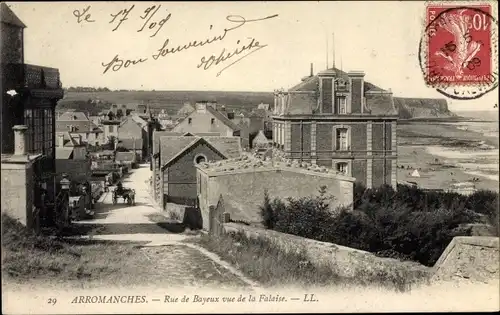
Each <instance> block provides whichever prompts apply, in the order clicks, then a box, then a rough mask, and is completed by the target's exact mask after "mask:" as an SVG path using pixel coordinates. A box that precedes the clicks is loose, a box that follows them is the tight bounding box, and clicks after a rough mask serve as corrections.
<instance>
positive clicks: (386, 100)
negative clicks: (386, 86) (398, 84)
mask: <svg viewBox="0 0 500 315" xmlns="http://www.w3.org/2000/svg"><path fill="white" fill-rule="evenodd" d="M366 107H368V110H369V111H370V114H372V115H396V114H397V113H398V111H397V109H396V107H395V106H394V98H393V97H392V95H391V94H385V93H384V94H367V95H366Z"/></svg>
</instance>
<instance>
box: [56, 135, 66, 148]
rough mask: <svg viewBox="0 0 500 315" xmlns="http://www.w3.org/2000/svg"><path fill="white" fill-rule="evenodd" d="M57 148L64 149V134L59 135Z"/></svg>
mask: <svg viewBox="0 0 500 315" xmlns="http://www.w3.org/2000/svg"><path fill="white" fill-rule="evenodd" d="M57 146H58V147H60V148H62V147H64V135H63V134H58V135H57Z"/></svg>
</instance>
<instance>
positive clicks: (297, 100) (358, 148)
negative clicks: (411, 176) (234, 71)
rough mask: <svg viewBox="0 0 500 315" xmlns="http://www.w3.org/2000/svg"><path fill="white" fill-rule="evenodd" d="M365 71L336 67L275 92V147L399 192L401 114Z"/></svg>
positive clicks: (363, 181) (287, 154)
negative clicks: (398, 141) (367, 78)
mask: <svg viewBox="0 0 500 315" xmlns="http://www.w3.org/2000/svg"><path fill="white" fill-rule="evenodd" d="M364 76H365V74H364V72H358V71H351V72H348V73H346V72H343V71H341V70H339V69H336V68H332V69H327V70H324V71H321V72H320V73H318V74H317V75H313V71H312V65H311V74H310V75H309V76H308V77H305V78H303V79H302V82H300V83H299V84H298V85H296V86H294V87H292V88H290V89H289V90H288V91H276V92H275V105H274V116H273V118H272V119H273V143H274V145H275V146H276V147H277V148H279V149H281V150H282V151H283V152H284V154H285V156H286V157H287V158H290V159H296V160H300V161H306V162H310V163H312V164H317V165H320V166H326V167H331V168H334V169H335V170H337V171H340V172H342V173H344V174H345V175H347V176H352V177H354V178H356V180H357V181H359V182H361V183H363V184H364V185H365V186H366V187H378V186H380V185H383V184H388V185H391V186H393V187H396V183H397V179H396V174H397V170H396V161H397V146H396V127H397V119H398V113H397V110H396V108H395V106H394V100H393V96H392V92H391V91H390V90H389V91H388V90H383V89H381V88H380V87H377V86H375V85H374V84H372V83H369V82H366V81H365V80H364Z"/></svg>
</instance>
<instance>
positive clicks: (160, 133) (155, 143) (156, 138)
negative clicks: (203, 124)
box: [153, 131, 220, 154]
mask: <svg viewBox="0 0 500 315" xmlns="http://www.w3.org/2000/svg"><path fill="white" fill-rule="evenodd" d="M190 135H191V136H199V137H206V136H219V135H220V134H219V133H218V132H200V133H195V134H191V133H189V132H173V131H153V154H156V153H158V152H159V151H160V138H161V137H164V136H170V137H180V136H190Z"/></svg>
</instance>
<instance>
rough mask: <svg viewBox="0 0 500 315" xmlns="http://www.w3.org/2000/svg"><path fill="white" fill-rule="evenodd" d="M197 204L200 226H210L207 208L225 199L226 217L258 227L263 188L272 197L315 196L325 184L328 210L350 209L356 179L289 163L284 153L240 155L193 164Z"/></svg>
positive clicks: (335, 172) (315, 166)
mask: <svg viewBox="0 0 500 315" xmlns="http://www.w3.org/2000/svg"><path fill="white" fill-rule="evenodd" d="M196 182H197V196H198V205H199V210H200V212H201V217H202V226H203V229H205V230H208V229H209V226H210V222H209V221H210V218H213V214H211V213H210V212H211V210H210V208H211V206H214V207H216V206H217V203H218V201H219V199H220V198H221V197H222V199H223V200H224V210H225V212H226V213H228V214H229V216H230V217H231V219H233V220H237V221H242V222H245V223H248V224H252V225H257V226H259V225H261V222H262V216H261V213H260V206H262V204H263V202H264V191H267V192H268V194H269V196H270V197H271V198H275V197H277V198H280V199H282V200H284V199H286V198H288V197H294V198H301V197H309V196H318V194H319V190H320V188H322V187H323V188H324V190H325V193H326V197H329V196H333V197H334V198H332V199H330V201H329V205H330V209H332V210H334V209H337V208H339V207H342V208H347V209H352V208H353V194H354V182H355V179H354V178H353V177H351V176H347V175H345V174H342V173H340V172H337V171H335V170H333V169H331V168H330V169H328V168H326V167H320V166H318V165H310V164H306V163H299V162H298V161H295V162H293V161H292V162H291V161H288V159H286V158H283V157H278V156H274V157H273V158H272V159H264V160H263V159H259V158H256V157H254V156H252V155H250V154H248V153H244V154H243V155H242V156H241V157H238V158H232V159H227V160H222V161H212V162H209V163H198V164H196Z"/></svg>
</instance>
